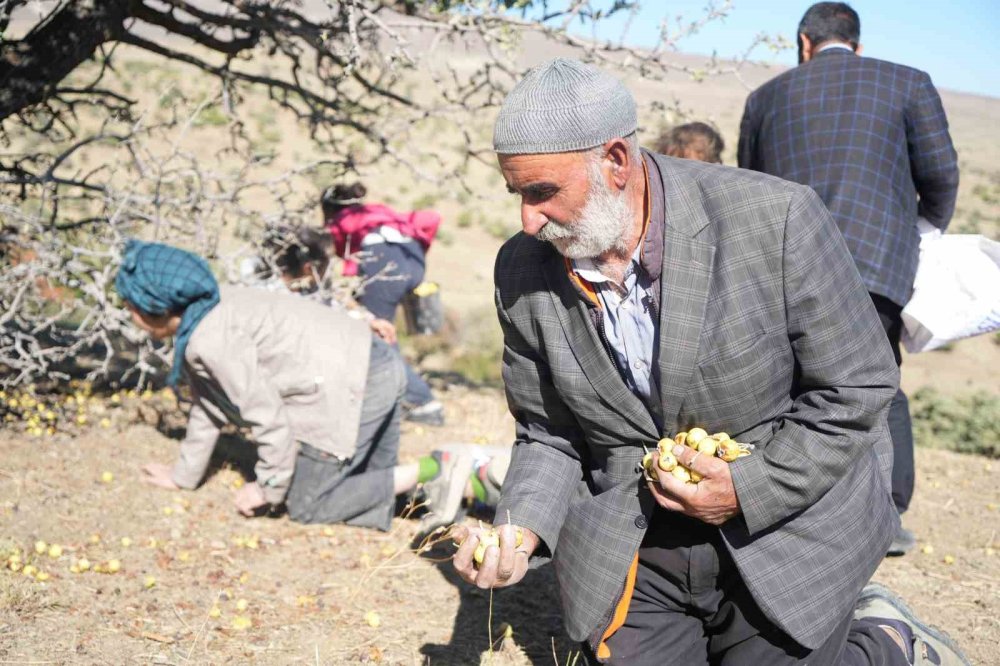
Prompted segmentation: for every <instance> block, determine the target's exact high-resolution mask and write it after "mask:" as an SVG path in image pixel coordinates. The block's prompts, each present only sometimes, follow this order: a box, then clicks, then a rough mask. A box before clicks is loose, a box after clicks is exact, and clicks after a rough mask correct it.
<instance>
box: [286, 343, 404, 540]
mask: <svg viewBox="0 0 1000 666" xmlns="http://www.w3.org/2000/svg"><path fill="white" fill-rule="evenodd" d="M404 384H405V378H404V375H403V364H402V362H401V361H400V360H399V357H398V355H397V354H396V352H395V351H394V350H393V349H392V348H391V347H390V346H389V345H387V344H386V343H384V342H382V341H381V340H372V351H371V358H370V360H369V365H368V380H367V383H366V385H365V397H364V399H363V402H362V404H361V423H360V424H359V426H358V439H357V448H356V449H355V451H354V455H353V456H352V457H351V458H350V459H349V460H340V459H338V458H336V457H333V456H331V455H329V454H327V453H324V452H323V451H320V450H319V449H317V448H316V447H314V446H310V445H309V444H306V443H302V444H300V445H299V455H298V457H297V458H296V460H295V473H294V475H293V476H292V485H291V488H289V491H288V516H289V518H291V519H292V520H294V521H296V522H300V523H325V524H333V523H347V524H348V525H354V526H356V527H374V528H375V529H380V530H383V531H386V530H388V529H389V527H390V525H391V523H392V514H393V511H394V509H395V507H396V495H395V492H394V489H393V475H394V468H395V466H396V464H397V462H398V460H399V420H400V408H399V402H400V399H401V397H402V394H403V387H404Z"/></svg>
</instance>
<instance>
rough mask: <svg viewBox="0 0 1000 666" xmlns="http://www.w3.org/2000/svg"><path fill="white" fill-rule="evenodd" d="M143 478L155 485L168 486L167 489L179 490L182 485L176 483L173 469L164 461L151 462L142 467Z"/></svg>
mask: <svg viewBox="0 0 1000 666" xmlns="http://www.w3.org/2000/svg"><path fill="white" fill-rule="evenodd" d="M142 480H143V481H144V482H145V483H148V484H150V485H153V486H159V487H160V488H166V489H167V490H178V489H179V488H180V486H178V485H177V484H176V483H174V479H173V469H171V467H170V466H169V465H164V464H162V463H149V464H148V465H146V466H145V467H143V468H142Z"/></svg>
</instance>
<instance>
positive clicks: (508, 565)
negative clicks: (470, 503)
mask: <svg viewBox="0 0 1000 666" xmlns="http://www.w3.org/2000/svg"><path fill="white" fill-rule="evenodd" d="M495 529H496V531H497V534H499V536H500V547H499V548H497V547H496V546H490V547H488V548H487V549H486V553H485V555H484V557H483V563H482V564H480V565H479V567H478V568H476V566H475V562H474V561H473V553H474V552H475V550H476V546H478V545H479V536H480V535H481V534H483V533H484V532H486V531H488V528H486V529H484V528H480V527H468V526H466V525H457V526H456V527H455V529H454V531H453V532H452V538H453V539H454V540H455V542H456V543H460V544H461V545H460V546H459V548H458V552H457V553H455V555H454V557H453V558H452V562H453V564H454V565H455V570H456V571H457V572H458V574H459V575H460V576H461V577H462V578H463V579H465V580H466V581H467V582H469V583H472V584H473V585H475V586H477V587H480V588H482V589H484V590H486V589H489V588H491V587H508V586H510V585H514V584H515V583H517V582H519V581H520V580H521V579H522V578H524V574H526V573H527V572H528V558H529V557H530V556H531V553H533V552H534V551H535V548H536V547H537V546H538V537H537V536H536V535H535V533H534V532H532V531H531V530H529V529H526V528H523V527H522V528H518V527H517V526H516V525H498V526H497V527H496V528H495ZM517 529H521V530H522V534H523V539H522V543H521V545H520V546H515V545H514V544H515V539H516V536H515V531H516V530H517Z"/></svg>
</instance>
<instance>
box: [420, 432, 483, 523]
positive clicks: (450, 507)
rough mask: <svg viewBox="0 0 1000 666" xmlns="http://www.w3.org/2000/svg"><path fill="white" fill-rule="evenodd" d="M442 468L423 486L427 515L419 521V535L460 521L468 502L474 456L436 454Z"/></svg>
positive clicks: (452, 453)
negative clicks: (463, 501)
mask: <svg viewBox="0 0 1000 666" xmlns="http://www.w3.org/2000/svg"><path fill="white" fill-rule="evenodd" d="M434 453H435V456H436V457H437V458H438V462H439V463H440V464H441V471H440V472H438V475H437V476H436V477H434V478H433V479H431V480H430V481H427V482H426V483H424V500H425V501H426V502H427V510H428V512H429V513H428V514H427V515H426V516H424V517H423V519H422V520H421V521H420V531H421V532H424V533H427V532H430V531H432V530H434V529H436V528H438V527H442V526H444V525H451V524H452V523H453V522H455V520H457V519H458V517H459V513H460V512H461V510H462V500H463V499H464V498H465V486H466V484H467V483H468V482H469V475H470V474H472V456H470V455H469V454H467V453H457V452H453V451H435V452H434Z"/></svg>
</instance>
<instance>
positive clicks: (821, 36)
mask: <svg viewBox="0 0 1000 666" xmlns="http://www.w3.org/2000/svg"><path fill="white" fill-rule="evenodd" d="M801 35H805V36H806V37H808V38H809V41H810V42H812V45H813V48H814V49H815V48H816V47H817V46H819V45H821V44H823V43H824V42H830V41H837V42H847V43H848V44H850V45H851V48H852V49H854V50H855V51H856V50H857V49H858V44H859V43H860V41H861V19H860V18H859V17H858V13H857V12H856V11H854V10H853V9H851V6H850V5H848V4H847V3H846V2H817V3H816V4H815V5H813V6H812V7H810V8H809V9H807V10H806V13H805V14H804V15H803V16H802V20H801V21H799V30H798V32H797V33H796V34H795V39H796V41H797V42H798V44H799V57H800V60H801V55H802V37H801Z"/></svg>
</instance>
